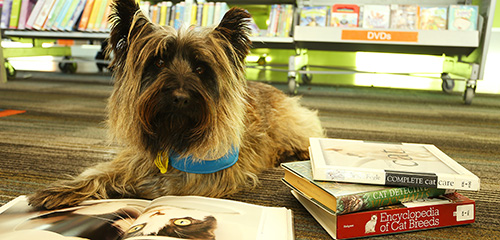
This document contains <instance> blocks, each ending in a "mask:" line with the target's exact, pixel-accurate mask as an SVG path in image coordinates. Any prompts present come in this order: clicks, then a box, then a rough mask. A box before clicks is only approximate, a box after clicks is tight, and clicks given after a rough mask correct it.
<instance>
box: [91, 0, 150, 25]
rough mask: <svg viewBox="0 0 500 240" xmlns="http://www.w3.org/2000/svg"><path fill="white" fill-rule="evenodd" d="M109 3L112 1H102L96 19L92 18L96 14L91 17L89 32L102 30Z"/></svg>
mask: <svg viewBox="0 0 500 240" xmlns="http://www.w3.org/2000/svg"><path fill="white" fill-rule="evenodd" d="M109 3H111V0H101V2H100V5H99V8H98V9H97V11H96V15H95V17H94V16H92V14H94V12H93V13H92V14H91V15H90V20H89V24H88V25H87V31H90V32H97V31H99V29H100V28H101V24H103V17H104V12H106V8H108V5H109ZM148 10H149V9H148ZM146 16H147V15H146Z"/></svg>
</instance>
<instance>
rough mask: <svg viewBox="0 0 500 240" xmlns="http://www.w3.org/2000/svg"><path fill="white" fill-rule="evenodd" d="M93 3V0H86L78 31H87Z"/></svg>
mask: <svg viewBox="0 0 500 240" xmlns="http://www.w3.org/2000/svg"><path fill="white" fill-rule="evenodd" d="M94 3H95V0H87V2H86V3H85V8H84V10H83V13H82V16H81V19H80V23H79V24H78V30H80V31H85V29H87V25H88V23H89V18H90V14H91V13H92V9H93V8H94Z"/></svg>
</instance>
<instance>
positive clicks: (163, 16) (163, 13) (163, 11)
mask: <svg viewBox="0 0 500 240" xmlns="http://www.w3.org/2000/svg"><path fill="white" fill-rule="evenodd" d="M167 9H168V6H167V3H166V2H162V3H160V25H161V26H165V25H167Z"/></svg>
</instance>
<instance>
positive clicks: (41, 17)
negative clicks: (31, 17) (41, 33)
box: [33, 0, 55, 30]
mask: <svg viewBox="0 0 500 240" xmlns="http://www.w3.org/2000/svg"><path fill="white" fill-rule="evenodd" d="M54 2H55V0H46V1H45V3H44V4H43V6H42V9H40V14H38V16H37V17H36V20H35V22H34V23H33V28H34V29H36V30H41V29H42V27H43V25H45V22H46V21H47V18H48V16H49V13H50V11H51V9H52V7H53V6H54Z"/></svg>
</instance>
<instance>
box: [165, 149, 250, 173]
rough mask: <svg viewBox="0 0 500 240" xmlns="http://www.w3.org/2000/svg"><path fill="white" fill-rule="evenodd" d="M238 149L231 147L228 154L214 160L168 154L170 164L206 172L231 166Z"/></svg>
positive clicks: (190, 170) (182, 168)
mask: <svg viewBox="0 0 500 240" xmlns="http://www.w3.org/2000/svg"><path fill="white" fill-rule="evenodd" d="M239 154H240V151H239V149H234V148H233V149H232V150H231V151H230V152H229V153H228V154H226V155H224V156H223V157H221V158H219V159H216V160H201V161H200V160H195V159H194V158H193V157H192V156H188V157H185V158H181V157H180V156H179V154H177V153H173V152H172V153H171V154H170V166H172V167H173V168H175V169H177V170H179V171H183V172H187V173H198V174H208V173H214V172H218V171H220V170H224V169H226V168H229V167H231V166H233V165H234V164H235V163H236V162H237V161H238V156H239Z"/></svg>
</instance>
